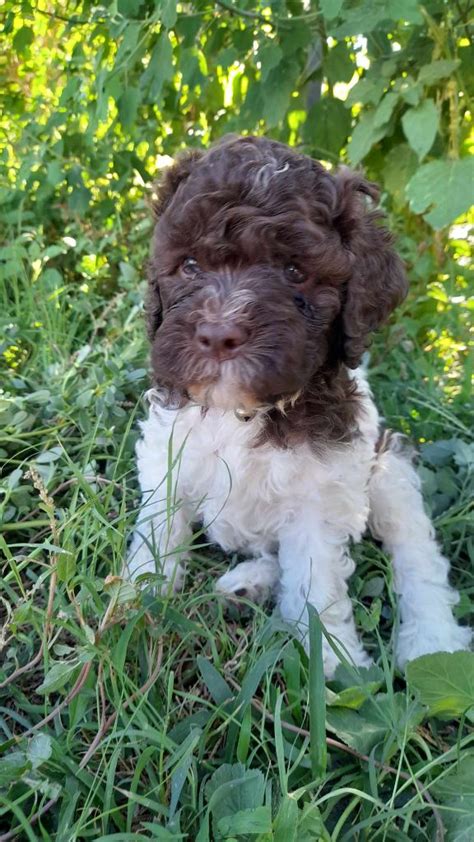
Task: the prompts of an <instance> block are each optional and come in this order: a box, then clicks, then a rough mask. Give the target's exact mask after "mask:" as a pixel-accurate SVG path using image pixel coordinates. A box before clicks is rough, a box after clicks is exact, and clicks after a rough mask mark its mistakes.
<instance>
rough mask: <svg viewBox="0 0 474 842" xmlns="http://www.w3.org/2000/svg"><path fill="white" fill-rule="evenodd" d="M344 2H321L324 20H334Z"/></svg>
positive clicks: (332, 0)
mask: <svg viewBox="0 0 474 842" xmlns="http://www.w3.org/2000/svg"><path fill="white" fill-rule="evenodd" d="M343 2H344V0H321V2H320V7H321V12H322V14H323V18H325V20H334V18H337V16H338V14H339V12H340V11H341V8H342V4H343Z"/></svg>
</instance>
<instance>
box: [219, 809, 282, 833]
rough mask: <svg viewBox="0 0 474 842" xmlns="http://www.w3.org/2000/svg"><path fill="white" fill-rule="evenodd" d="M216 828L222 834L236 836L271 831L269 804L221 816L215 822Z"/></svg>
mask: <svg viewBox="0 0 474 842" xmlns="http://www.w3.org/2000/svg"><path fill="white" fill-rule="evenodd" d="M217 829H218V831H219V833H222V835H223V836H237V835H238V834H250V835H252V836H254V835H255V834H257V833H271V832H272V813H271V809H270V807H269V806H264V807H256V808H255V809H253V810H252V809H250V810H239V811H238V812H237V813H234V815H232V816H223V818H222V819H219V821H218V822H217Z"/></svg>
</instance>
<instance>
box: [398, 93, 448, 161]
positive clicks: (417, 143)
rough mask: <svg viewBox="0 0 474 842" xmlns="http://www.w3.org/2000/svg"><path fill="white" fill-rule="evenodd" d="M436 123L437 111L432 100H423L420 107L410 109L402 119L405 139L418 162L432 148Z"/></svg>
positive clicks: (437, 120) (437, 118)
mask: <svg viewBox="0 0 474 842" xmlns="http://www.w3.org/2000/svg"><path fill="white" fill-rule="evenodd" d="M438 122H439V114H438V109H437V107H436V105H435V103H434V101H433V100H432V99H425V101H424V102H422V103H421V105H418V107H417V108H410V109H409V110H408V111H406V112H405V114H404V115H403V117H402V126H403V131H404V133H405V137H406V139H407V140H408V143H409V144H410V146H411V148H412V149H413V150H414V151H415V152H416V154H417V155H418V158H419V159H420V161H421V160H422V159H423V158H424V157H425V155H426V153H427V152H429V151H430V149H431V147H432V146H433V141H434V139H435V137H436V132H437V131H438Z"/></svg>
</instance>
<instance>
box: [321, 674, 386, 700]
mask: <svg viewBox="0 0 474 842" xmlns="http://www.w3.org/2000/svg"><path fill="white" fill-rule="evenodd" d="M383 682H384V674H383V671H382V670H381V669H380V667H377V666H375V664H373V665H372V666H371V667H359V669H358V670H357V673H354V672H353V671H352V670H350V669H348V668H347V667H345V666H344V665H343V664H340V665H339V666H338V667H337V670H336V674H335V677H334V681H333V686H334V687H335V690H336V692H335V693H331V694H329V699H328V704H329V705H331V707H347V708H353V709H357V708H360V707H361V706H362V705H363V704H364V702H366V701H367V699H368V698H369V696H373V695H374V694H375V693H376V692H377V691H378V690H379V689H380V687H381V686H382V684H383Z"/></svg>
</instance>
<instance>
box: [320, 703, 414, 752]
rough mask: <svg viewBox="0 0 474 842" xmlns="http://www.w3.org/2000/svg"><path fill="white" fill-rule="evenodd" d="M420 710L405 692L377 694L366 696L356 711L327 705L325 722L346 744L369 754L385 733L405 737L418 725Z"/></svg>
mask: <svg viewBox="0 0 474 842" xmlns="http://www.w3.org/2000/svg"><path fill="white" fill-rule="evenodd" d="M423 713H424V711H423V707H422V705H421V704H419V703H418V702H411V703H410V702H409V701H408V700H407V697H406V695H405V693H395V695H394V696H393V697H391V696H389V695H387V694H386V693H379V694H378V695H377V696H375V697H374V698H373V699H368V700H367V701H366V702H365V703H364V704H363V705H362V707H361V708H360V709H359V710H358V711H355V710H350V709H349V708H336V707H329V708H327V711H326V722H327V727H328V728H329V730H330V731H334V732H335V733H336V734H337V736H338V737H339V738H340V739H341V740H343V741H344V742H345V743H347V745H348V746H351V747H352V748H355V749H356V750H357V751H360V752H362V753H363V754H369V753H370V751H371V750H372V749H373V747H374V746H375V745H377V744H378V743H381V742H383V741H384V740H385V739H386V738H387V736H388V735H396V734H398V735H399V737H400V739H404V738H405V737H404V734H405V732H408V733H409V732H410V731H412V730H414V729H415V728H416V727H417V726H418V725H419V724H420V722H421V721H422V719H423Z"/></svg>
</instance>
